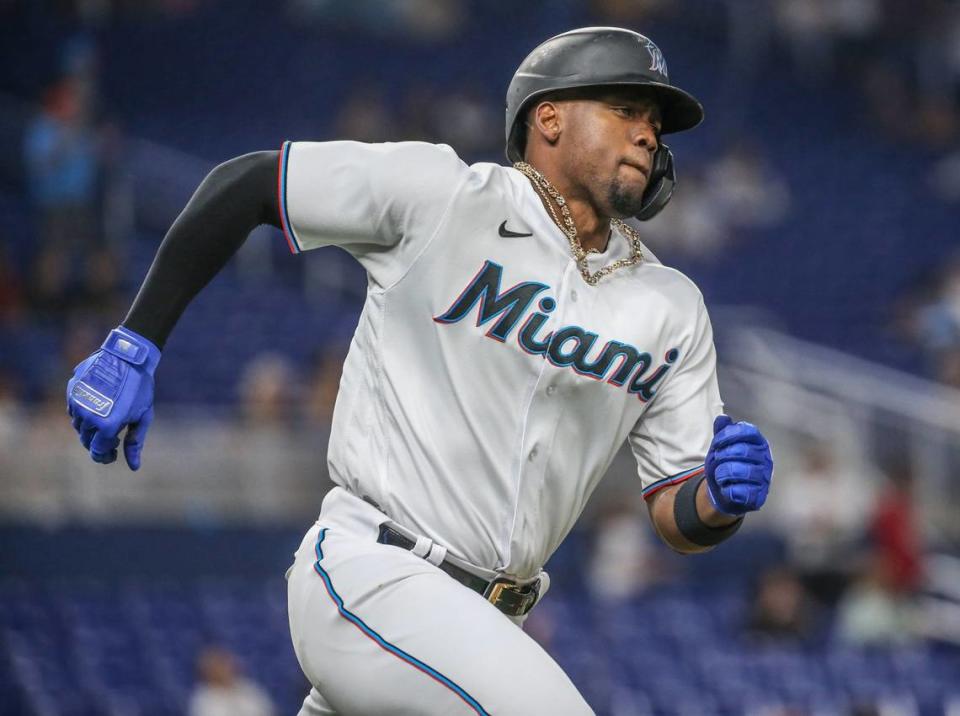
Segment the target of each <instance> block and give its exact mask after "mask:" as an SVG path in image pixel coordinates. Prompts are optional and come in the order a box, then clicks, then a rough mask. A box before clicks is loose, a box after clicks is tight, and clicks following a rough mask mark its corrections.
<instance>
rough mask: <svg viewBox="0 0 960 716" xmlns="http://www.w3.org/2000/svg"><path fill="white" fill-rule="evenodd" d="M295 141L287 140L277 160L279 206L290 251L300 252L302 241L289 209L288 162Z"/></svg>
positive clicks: (281, 226) (284, 234) (281, 222)
mask: <svg viewBox="0 0 960 716" xmlns="http://www.w3.org/2000/svg"><path fill="white" fill-rule="evenodd" d="M292 144H293V143H292V142H290V141H286V142H284V143H283V145H282V146H281V147H280V158H279V160H278V162H277V206H278V207H279V208H280V228H281V229H282V230H283V236H284V238H286V240H287V246H289V247H290V253H292V254H299V253H300V243H299V242H298V241H297V238H296V235H295V234H294V233H293V227H292V226H291V225H290V214H289V212H288V211H287V163H288V161H289V158H290V147H291V145H292Z"/></svg>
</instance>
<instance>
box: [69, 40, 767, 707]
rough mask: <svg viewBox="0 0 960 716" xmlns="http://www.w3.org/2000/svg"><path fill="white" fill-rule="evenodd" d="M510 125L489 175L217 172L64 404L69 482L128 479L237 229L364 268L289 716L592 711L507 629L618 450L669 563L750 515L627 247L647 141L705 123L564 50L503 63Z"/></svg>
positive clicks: (471, 171) (669, 179) (756, 468)
mask: <svg viewBox="0 0 960 716" xmlns="http://www.w3.org/2000/svg"><path fill="white" fill-rule="evenodd" d="M506 109H507V111H506V153H507V157H508V158H509V159H510V160H511V161H512V162H514V164H513V166H511V167H505V166H500V165H497V164H486V163H481V164H474V165H472V166H468V165H466V164H464V163H463V162H462V161H461V160H460V159H459V158H458V157H457V155H456V154H455V153H454V151H453V150H452V149H451V148H450V147H447V146H442V145H439V146H438V145H433V144H426V143H420V142H399V143H395V144H393V143H388V144H361V143H356V142H345V141H333V142H318V143H314V142H292V143H291V142H286V143H284V144H283V146H282V148H281V149H280V151H279V152H257V153H254V154H247V155H245V156H242V157H238V158H236V159H233V160H231V161H228V162H226V163H224V164H222V165H220V166H218V167H217V168H215V169H214V170H213V171H212V172H211V173H210V175H209V176H208V177H207V178H206V179H205V180H204V182H203V183H202V184H201V185H200V187H199V188H198V189H197V191H196V193H195V194H194V196H193V198H192V199H191V200H190V202H189V203H188V204H187V206H186V208H185V209H184V211H183V213H182V214H181V215H180V216H179V218H178V219H177V220H176V222H175V223H174V224H173V226H172V228H171V229H170V231H169V233H168V234H167V236H166V238H165V239H164V241H163V243H162V245H161V246H160V249H159V251H158V253H157V256H156V259H155V260H154V262H153V265H152V266H151V268H150V271H149V273H148V275H147V277H146V279H145V281H144V283H143V285H142V287H141V289H140V292H139V294H138V295H137V297H136V299H135V301H134V303H133V306H132V307H131V309H130V312H129V314H128V315H127V317H126V319H125V320H124V321H123V323H122V324H121V325H120V326H119V327H118V328H116V329H114V330H113V331H112V332H111V333H110V334H109V336H108V337H107V339H106V341H105V342H104V344H103V346H102V347H101V349H100V350H98V351H97V352H95V353H94V354H93V355H91V356H90V357H89V358H88V359H87V360H85V361H84V362H82V363H81V364H80V365H79V366H77V368H76V371H75V373H74V376H73V378H72V379H71V380H70V382H69V384H68V388H67V397H68V405H69V412H70V415H71V416H72V418H73V424H74V427H75V428H76V429H77V431H78V432H79V434H80V441H81V443H82V444H83V446H84V448H86V449H88V450H89V451H90V455H91V457H92V458H93V459H94V460H96V461H98V462H102V463H109V462H113V461H114V460H115V459H116V457H117V451H118V448H119V443H120V435H121V432H122V431H124V430H126V433H125V435H124V437H123V450H124V454H125V456H126V460H127V462H128V464H129V466H130V467H131V468H132V469H134V470H136V469H137V468H138V467H139V465H140V460H141V452H142V449H143V443H144V438H145V436H146V433H147V430H148V428H149V426H150V423H151V421H152V420H153V407H152V402H153V380H154V373H155V371H156V369H157V365H158V363H159V361H160V356H161V351H162V350H163V347H164V343H165V342H166V340H167V337H168V335H169V334H170V332H171V330H172V329H173V327H174V324H175V323H176V322H177V320H178V318H179V316H180V315H181V313H182V312H183V310H184V309H185V308H186V306H187V304H188V303H189V301H190V300H191V299H192V298H193V296H195V295H196V294H197V293H198V292H199V291H200V289H201V288H202V287H203V286H205V285H206V284H207V282H208V281H210V279H211V278H212V277H213V276H214V275H215V274H216V273H217V272H218V271H219V270H220V269H221V268H222V267H223V266H224V264H225V263H226V262H227V260H228V259H229V258H230V256H232V255H233V254H234V252H236V250H237V248H238V247H239V246H240V245H241V244H242V243H243V241H244V240H245V238H246V236H247V235H248V234H249V233H250V231H251V230H252V229H253V228H254V227H256V226H257V225H259V224H264V223H266V224H272V225H274V226H278V227H280V228H282V230H283V232H284V234H285V236H286V240H287V241H288V242H289V246H290V250H291V251H292V252H293V253H300V252H301V251H307V250H309V249H313V248H317V247H319V246H325V245H330V244H333V245H337V246H340V247H342V248H344V249H345V250H347V251H348V252H350V253H351V254H352V255H353V256H354V257H356V259H357V260H358V261H359V262H360V263H361V264H362V265H363V266H364V268H366V270H367V274H368V289H367V295H366V302H365V305H364V308H363V312H362V314H361V316H360V321H359V325H358V326H357V330H356V333H355V335H354V338H353V341H352V343H351V346H350V350H349V354H348V355H347V358H346V361H345V364H344V370H343V378H342V381H341V385H340V392H339V396H338V399H337V404H336V408H335V411H334V416H333V428H332V433H331V436H330V446H329V453H328V460H329V471H330V476H331V478H332V480H333V482H334V483H335V484H336V486H335V487H334V488H333V489H332V490H331V491H330V492H329V494H328V495H327V496H326V498H325V499H324V501H323V504H322V507H321V510H320V515H319V518H318V519H317V522H316V524H315V525H314V526H313V527H312V528H311V529H310V530H309V531H308V532H307V534H306V536H305V537H304V539H303V543H302V544H301V546H300V549H299V550H298V551H297V553H296V558H295V562H294V564H293V566H292V567H291V568H290V570H289V571H288V573H287V576H288V580H289V616H290V628H291V634H292V637H293V645H294V649H295V651H296V654H297V657H298V659H299V661H300V664H301V666H302V667H303V670H304V672H305V673H306V675H307V677H308V678H309V680H310V681H311V683H312V684H313V689H312V691H311V693H310V695H309V696H308V697H307V699H306V700H305V702H304V704H303V708H302V710H301V712H300V713H301V714H305V715H311V716H316V715H320V714H345V715H347V716H349V715H354V714H458V713H463V714H467V713H476V714H588V713H592V711H591V709H590V707H589V706H588V705H587V703H586V702H585V701H584V699H583V697H582V696H581V695H580V694H579V693H578V691H577V690H576V688H575V687H574V686H573V685H572V683H571V682H570V680H569V679H568V677H567V676H566V675H565V674H564V673H563V671H562V670H561V669H560V668H559V666H557V664H556V663H555V662H554V661H553V659H551V658H550V656H548V655H547V654H546V652H544V651H543V650H542V649H541V648H540V647H539V646H538V645H537V644H536V643H535V642H534V641H533V640H532V639H531V638H530V637H528V636H527V635H526V634H525V633H524V632H523V630H522V628H518V627H519V626H520V625H521V624H522V622H523V619H524V618H525V616H526V615H527V614H528V613H529V611H530V610H531V608H533V607H534V605H535V604H536V603H537V601H538V600H539V599H540V598H542V596H543V594H544V593H545V592H546V590H547V588H548V586H549V581H548V577H547V575H546V573H545V572H543V570H542V566H543V564H544V563H545V562H546V561H547V559H548V558H549V556H550V555H551V554H552V553H553V551H554V550H555V549H556V548H557V546H558V545H559V544H560V542H561V541H562V540H563V538H564V537H565V535H566V534H567V533H568V532H569V530H570V529H571V527H572V526H573V524H574V522H575V521H576V519H577V517H578V515H579V514H580V512H581V511H582V509H583V507H584V505H585V503H586V501H587V499H588V498H589V496H590V494H591V492H592V491H593V489H594V487H596V485H597V482H598V481H599V480H600V478H601V477H602V476H603V474H604V472H605V471H606V469H607V467H608V465H609V464H610V461H611V460H612V458H613V456H614V454H615V453H616V452H617V450H618V448H619V447H620V446H621V445H622V444H623V442H624V441H628V442H629V444H630V446H631V448H632V450H633V453H634V455H635V456H636V460H637V465H638V472H639V478H640V489H642V491H643V495H644V496H645V497H646V498H647V501H648V505H649V511H650V516H651V520H652V522H653V525H654V527H655V529H656V531H657V533H658V534H659V535H660V537H661V538H662V539H663V540H664V541H665V542H666V543H667V544H668V545H670V546H671V547H673V548H674V549H676V550H678V551H680V552H698V551H702V550H706V549H710V548H711V547H713V546H714V545H716V544H718V543H720V542H721V541H723V540H725V539H727V538H728V537H730V536H731V535H732V534H733V533H734V532H735V531H736V530H737V528H738V527H739V526H740V524H741V522H742V520H743V516H744V514H745V513H747V512H749V511H752V510H756V509H758V508H759V507H760V506H761V505H762V504H763V502H764V500H765V498H766V495H767V490H768V487H769V483H770V478H771V475H772V471H773V466H772V461H771V456H770V451H769V447H768V445H767V442H766V440H765V439H764V438H763V436H762V435H761V434H760V433H759V431H758V430H757V428H755V427H754V426H752V425H750V424H748V423H736V422H733V421H732V420H731V419H730V418H729V417H727V416H725V415H723V414H722V412H723V411H722V403H721V400H720V395H719V391H718V388H717V378H716V368H715V351H714V346H713V338H712V333H711V327H710V321H709V319H708V317H707V312H706V309H705V308H704V304H703V299H702V296H701V295H700V292H699V291H698V290H697V288H696V287H695V286H694V284H693V283H691V282H690V280H689V279H687V278H686V277H685V276H683V275H682V274H681V273H679V272H677V271H675V270H673V269H670V268H667V267H666V266H663V265H662V264H660V263H659V262H658V261H657V260H656V259H654V257H653V256H651V255H650V254H649V252H648V251H647V250H646V249H645V248H644V246H643V244H642V243H641V242H640V240H639V238H638V236H637V233H636V231H635V230H634V229H633V228H631V227H630V226H629V225H628V224H626V223H624V221H623V219H625V218H628V217H637V218H639V219H641V220H642V219H648V218H650V217H652V216H654V215H655V214H656V213H657V212H658V211H659V210H660V209H662V208H663V206H664V205H665V204H666V203H667V201H668V200H669V198H670V194H671V193H672V191H673V185H674V168H673V156H672V154H671V152H670V150H669V149H668V148H667V146H666V145H665V144H663V143H662V142H661V136H662V135H664V134H667V133H669V132H678V131H681V130H686V129H690V128H692V127H694V126H695V125H697V124H698V123H699V122H700V121H701V119H702V117H703V110H702V108H701V106H700V104H699V103H698V102H697V100H696V99H694V98H693V97H692V96H691V95H689V94H688V93H686V92H684V91H683V90H680V89H678V88H676V87H674V86H672V85H671V84H670V81H669V78H668V75H667V66H666V63H665V61H664V58H663V55H662V54H661V53H660V50H659V49H658V48H657V47H656V45H654V44H653V42H651V41H650V40H649V39H648V38H646V37H644V36H643V35H640V34H637V33H635V32H631V31H628V30H623V29H618V28H583V29H579V30H573V31H571V32H567V33H564V34H562V35H558V36H556V37H553V38H551V39H549V40H547V41H546V42H544V43H543V44H541V45H540V46H539V47H537V48H536V49H535V50H534V51H533V52H532V53H531V54H530V55H529V56H528V57H527V58H526V59H525V60H524V61H523V63H522V64H521V65H520V68H519V69H518V70H517V72H516V74H515V75H514V77H513V80H512V81H511V83H510V87H509V89H508V92H507V108H506ZM298 339H299V338H298ZM205 340H208V341H209V345H210V348H211V350H216V346H217V336H216V335H215V334H211V335H208V336H207V337H206V338H205Z"/></svg>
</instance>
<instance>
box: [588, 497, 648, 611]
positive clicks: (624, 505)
mask: <svg viewBox="0 0 960 716" xmlns="http://www.w3.org/2000/svg"><path fill="white" fill-rule="evenodd" d="M645 512H646V506H645V505H643V504H642V501H641V503H639V504H638V503H637V502H636V498H633V499H631V498H630V497H626V498H624V496H623V495H620V496H613V497H612V498H611V499H609V500H608V501H607V502H606V503H605V504H604V506H603V507H602V508H601V510H600V512H599V514H598V515H597V517H596V522H595V528H594V540H593V549H592V551H591V554H590V563H589V567H588V570H589V575H590V576H589V579H588V580H587V584H588V585H589V588H590V591H591V593H592V595H593V597H594V598H595V599H598V600H611V601H617V600H626V599H630V598H632V597H635V596H637V595H638V594H640V593H641V592H642V591H643V590H644V589H645V588H646V587H647V586H648V585H649V584H651V583H653V582H657V581H659V580H660V579H661V578H662V569H661V567H660V565H659V564H658V562H657V559H656V556H655V554H654V550H653V545H652V544H651V530H650V525H649V523H648V520H647V519H646V517H645V515H644V514H643V513H645Z"/></svg>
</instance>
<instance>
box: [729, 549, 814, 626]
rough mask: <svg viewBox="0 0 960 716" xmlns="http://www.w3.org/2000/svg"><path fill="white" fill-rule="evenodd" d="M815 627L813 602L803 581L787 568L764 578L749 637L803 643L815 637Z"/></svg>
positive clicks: (764, 575)
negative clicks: (799, 641) (800, 641)
mask: <svg viewBox="0 0 960 716" xmlns="http://www.w3.org/2000/svg"><path fill="white" fill-rule="evenodd" d="M813 627H814V619H813V613H812V607H811V604H810V599H809V597H808V596H807V593H806V591H805V590H804V588H803V585H802V584H801V583H800V579H799V577H798V576H797V575H796V574H795V573H794V572H793V571H791V570H790V569H787V568H785V567H781V568H776V569H772V570H770V571H768V572H766V573H764V574H763V575H761V577H760V581H759V583H758V585H757V591H756V594H755V595H754V601H753V605H752V606H751V609H750V616H749V620H748V622H747V625H746V632H747V636H748V637H750V638H752V639H758V640H774V641H782V640H803V639H806V638H808V637H810V636H811V634H812V631H813Z"/></svg>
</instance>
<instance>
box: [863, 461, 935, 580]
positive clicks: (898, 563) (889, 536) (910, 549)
mask: <svg viewBox="0 0 960 716" xmlns="http://www.w3.org/2000/svg"><path fill="white" fill-rule="evenodd" d="M887 476H888V485H887V487H886V489H885V490H884V491H883V492H882V493H881V494H880V496H879V498H878V500H877V505H876V508H875V509H874V513H873V517H872V519H871V523H870V539H871V542H872V544H873V546H874V549H875V550H876V557H877V560H878V563H877V565H876V568H877V569H879V570H881V571H882V572H883V575H882V576H883V584H885V585H887V586H888V587H889V588H890V589H891V590H893V591H894V592H897V593H901V594H910V593H912V592H915V591H916V590H917V589H918V588H919V587H920V586H921V582H922V581H923V555H922V546H921V538H920V530H919V526H918V525H917V522H916V516H915V514H914V501H913V494H912V485H913V473H912V472H911V468H910V464H909V462H907V461H906V460H904V461H902V462H899V463H898V464H895V465H892V466H891V467H890V468H888V471H887Z"/></svg>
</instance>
